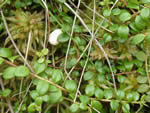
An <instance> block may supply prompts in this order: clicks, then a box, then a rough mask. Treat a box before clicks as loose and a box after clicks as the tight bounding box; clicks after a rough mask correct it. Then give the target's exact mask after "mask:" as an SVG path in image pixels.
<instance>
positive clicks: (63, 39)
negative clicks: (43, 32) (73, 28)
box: [58, 33, 69, 42]
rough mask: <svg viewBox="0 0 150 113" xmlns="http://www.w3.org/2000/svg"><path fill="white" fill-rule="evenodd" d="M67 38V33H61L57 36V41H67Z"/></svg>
mask: <svg viewBox="0 0 150 113" xmlns="http://www.w3.org/2000/svg"><path fill="white" fill-rule="evenodd" d="M68 40H69V35H68V34H67V33H62V34H60V35H59V36H58V41H59V42H67V41H68Z"/></svg>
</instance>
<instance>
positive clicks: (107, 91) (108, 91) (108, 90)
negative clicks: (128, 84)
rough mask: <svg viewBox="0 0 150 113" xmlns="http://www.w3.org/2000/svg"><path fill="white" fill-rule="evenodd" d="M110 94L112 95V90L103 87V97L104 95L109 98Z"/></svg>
mask: <svg viewBox="0 0 150 113" xmlns="http://www.w3.org/2000/svg"><path fill="white" fill-rule="evenodd" d="M112 96H113V92H112V90H111V89H105V90H104V97H105V98H106V99H111V98H112Z"/></svg>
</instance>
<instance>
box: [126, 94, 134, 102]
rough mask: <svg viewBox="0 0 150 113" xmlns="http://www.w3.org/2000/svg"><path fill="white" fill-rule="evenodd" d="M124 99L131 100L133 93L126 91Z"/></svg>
mask: <svg viewBox="0 0 150 113" xmlns="http://www.w3.org/2000/svg"><path fill="white" fill-rule="evenodd" d="M126 99H127V100H128V101H129V102H131V101H132V100H133V95H132V93H128V94H127V96H126Z"/></svg>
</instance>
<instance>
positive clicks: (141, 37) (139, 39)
mask: <svg viewBox="0 0 150 113" xmlns="http://www.w3.org/2000/svg"><path fill="white" fill-rule="evenodd" d="M144 37H145V35H144V34H137V35H135V36H133V37H131V38H132V40H131V44H133V45H136V44H139V43H141V42H142V41H143V40H144Z"/></svg>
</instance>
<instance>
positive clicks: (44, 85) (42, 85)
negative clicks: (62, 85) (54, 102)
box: [36, 80, 49, 95]
mask: <svg viewBox="0 0 150 113" xmlns="http://www.w3.org/2000/svg"><path fill="white" fill-rule="evenodd" d="M48 89H49V83H48V82H45V81H43V80H40V81H39V82H38V84H37V86H36V90H37V92H38V93H39V94H40V95H44V94H45V93H46V92H47V91H48Z"/></svg>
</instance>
